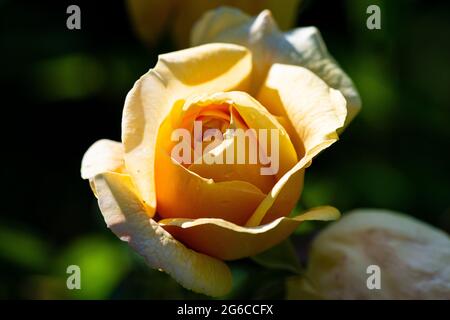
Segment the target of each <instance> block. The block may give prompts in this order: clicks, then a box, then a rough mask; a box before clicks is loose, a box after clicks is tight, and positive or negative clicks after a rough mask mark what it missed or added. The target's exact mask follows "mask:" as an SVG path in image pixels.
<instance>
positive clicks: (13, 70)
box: [0, 0, 450, 299]
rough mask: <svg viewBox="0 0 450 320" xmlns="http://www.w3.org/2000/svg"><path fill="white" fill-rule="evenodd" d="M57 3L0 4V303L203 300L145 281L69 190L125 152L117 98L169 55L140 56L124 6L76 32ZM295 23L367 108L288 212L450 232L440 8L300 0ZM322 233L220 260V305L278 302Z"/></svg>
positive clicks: (96, 14) (408, 1)
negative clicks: (364, 212)
mask: <svg viewBox="0 0 450 320" xmlns="http://www.w3.org/2000/svg"><path fill="white" fill-rule="evenodd" d="M281 3H282V1H280V5H282V4H281ZM369 4H378V5H380V7H381V11H382V29H381V30H368V29H367V28H366V25H365V21H366V18H367V14H366V11H365V10H366V8H367V6H368V5H369ZM67 5H68V4H67V3H64V1H62V2H58V4H56V3H55V2H53V3H52V2H48V3H47V2H39V3H33V2H31V1H30V2H28V3H26V2H23V1H7V0H3V1H1V2H0V17H1V19H0V21H1V22H0V23H1V25H2V28H0V41H1V45H2V59H1V60H0V67H1V70H2V72H1V73H0V79H1V82H2V87H3V90H4V91H3V92H4V99H3V102H2V108H3V111H4V112H6V113H3V116H4V119H6V121H5V125H4V129H6V130H7V134H6V135H5V137H6V139H5V141H4V150H5V152H6V153H5V154H6V155H7V156H5V157H4V159H3V161H4V164H3V165H2V166H1V167H0V168H1V169H0V170H1V175H2V178H3V179H2V180H3V183H2V186H1V188H2V189H1V191H2V192H1V193H2V194H3V195H4V196H5V197H7V201H5V202H4V203H3V207H2V218H1V221H0V298H31V299H43V298H62V299H73V298H82V299H92V298H98V299H103V298H114V299H142V298H143V299H158V298H163V299H164V298H179V299H194V298H205V297H204V296H201V295H198V294H195V293H192V292H190V291H187V290H185V289H183V288H181V287H180V286H179V285H178V284H177V283H176V282H175V281H174V280H172V279H171V278H170V277H169V276H168V275H166V274H165V273H163V272H160V271H157V270H151V269H149V268H147V267H146V266H145V264H144V262H143V261H142V259H141V258H140V257H138V256H137V255H136V254H135V253H133V252H132V251H131V250H130V249H129V248H128V246H127V245H126V244H124V243H122V242H120V241H119V240H118V239H117V238H116V237H114V236H113V235H112V234H111V232H110V231H109V230H108V229H107V228H106V226H105V224H104V222H103V221H102V218H101V215H100V214H99V212H98V208H97V204H96V199H95V198H94V196H93V195H92V194H91V192H90V190H89V186H88V184H87V183H86V182H84V181H82V180H81V178H80V177H79V167H80V161H81V157H82V155H83V153H84V151H85V150H86V149H87V148H88V146H89V145H90V144H91V143H93V142H94V141H95V140H97V139H100V138H110V139H115V140H120V117H121V110H122V106H123V101H124V99H125V96H126V94H127V92H128V90H129V89H130V88H131V87H132V85H133V82H134V81H135V80H136V79H138V77H139V76H140V75H141V74H143V73H144V72H146V70H147V69H148V68H150V67H151V66H152V65H154V63H155V61H156V59H157V53H161V52H167V51H172V50H174V49H176V48H174V46H173V43H172V41H171V40H170V38H169V37H167V36H166V37H162V40H161V41H160V43H159V45H158V46H157V47H155V48H152V49H150V50H149V49H148V48H145V47H144V45H142V44H141V43H139V41H138V40H137V38H136V37H135V35H133V33H132V30H131V27H130V23H129V21H128V18H127V15H126V10H125V7H124V4H123V3H122V2H120V1H116V2H113V3H110V4H108V10H105V9H104V8H103V7H102V5H100V4H95V3H94V2H91V3H89V2H87V1H86V2H82V3H81V5H80V7H81V10H82V29H81V30H80V31H68V30H67V29H66V27H65V19H66V14H65V9H66V7H67ZM297 21H298V25H299V26H306V25H316V26H317V27H318V28H319V29H320V30H321V32H322V35H323V37H324V39H325V42H326V44H327V46H328V48H329V50H330V52H331V53H332V54H333V55H334V56H335V58H336V59H337V61H339V63H340V64H341V65H342V66H343V68H344V69H345V70H346V71H347V72H348V73H349V75H350V76H351V77H352V79H353V80H354V82H355V84H356V85H357V87H358V89H359V91H360V93H361V97H362V101H363V108H362V111H361V113H360V114H359V115H358V116H357V118H356V119H355V120H354V122H353V123H352V124H351V125H350V126H349V128H348V129H347V130H346V132H345V133H344V134H343V136H342V137H341V140H340V141H339V142H337V143H336V144H335V145H333V146H332V147H331V148H329V149H328V150H327V151H326V152H324V153H323V154H321V155H320V156H319V157H318V158H317V159H315V160H314V163H313V165H312V166H311V167H310V169H309V170H308V171H307V174H306V181H305V188H304V192H303V195H302V199H301V201H300V203H299V207H298V210H302V209H303V208H309V207H313V206H318V205H324V204H329V205H334V206H336V207H337V208H339V209H340V210H341V211H342V212H345V211H347V210H350V209H353V208H357V207H382V208H390V209H393V210H397V211H402V212H405V213H408V214H410V215H413V216H415V217H417V218H419V219H421V220H424V221H426V222H428V223H431V224H433V225H435V226H437V227H439V228H441V229H444V230H446V231H447V232H448V231H449V230H450V217H449V216H450V201H449V199H450V183H449V181H450V179H449V163H450V155H449V152H448V150H449V142H450V122H449V120H450V110H449V107H450V90H449V88H450V85H449V84H450V60H449V57H450V42H449V41H448V35H449V33H450V10H449V3H448V2H447V1H434V2H427V1H418V0H399V1H387V0H384V1H380V0H378V1H366V0H348V1H332V2H330V1H324V0H320V1H319V0H316V1H313V0H305V1H303V3H302V5H301V7H300V8H299V11H298V19H297ZM10 113H11V114H10ZM10 119H13V120H14V121H10ZM323 226H324V224H323V223H313V222H308V223H304V224H302V225H301V227H300V228H299V230H298V231H297V232H296V233H295V234H294V235H293V236H292V244H293V245H289V244H282V245H281V246H280V247H276V248H274V249H272V250H271V251H268V252H266V253H264V254H262V255H260V256H257V257H255V258H254V259H253V260H252V259H245V260H242V261H236V262H232V263H230V267H231V269H232V273H233V279H234V285H233V290H232V292H231V293H230V295H229V296H227V298H253V299H257V298H281V297H283V296H284V291H285V288H284V279H285V278H286V277H287V276H289V275H292V274H294V273H296V272H298V270H300V267H301V266H300V262H301V263H302V264H304V263H305V259H306V256H307V250H308V243H309V242H310V240H311V238H312V237H313V236H314V234H315V233H316V232H318V230H320V229H321V228H322V227H323ZM294 251H295V253H296V254H294ZM297 258H298V259H299V260H300V262H299V261H297ZM70 264H76V265H79V266H80V267H81V272H82V288H83V289H82V290H80V291H69V290H67V289H66V288H65V281H66V277H67V274H66V273H65V272H66V268H67V266H68V265H70Z"/></svg>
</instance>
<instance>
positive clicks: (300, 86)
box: [246, 64, 346, 226]
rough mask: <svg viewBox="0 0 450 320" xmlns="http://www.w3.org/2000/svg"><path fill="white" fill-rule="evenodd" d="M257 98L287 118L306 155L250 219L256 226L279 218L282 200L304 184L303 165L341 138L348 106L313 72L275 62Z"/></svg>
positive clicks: (252, 224) (274, 111) (286, 198)
mask: <svg viewBox="0 0 450 320" xmlns="http://www.w3.org/2000/svg"><path fill="white" fill-rule="evenodd" d="M258 100H259V101H260V102H261V103H262V104H263V105H265V106H266V107H267V108H268V109H269V111H270V112H271V113H273V114H276V115H282V116H284V117H286V118H287V119H288V120H289V121H290V123H291V124H292V126H293V128H294V129H295V132H296V133H297V135H298V139H293V141H297V140H298V141H302V145H301V146H296V147H297V149H298V150H304V152H305V154H304V156H303V158H301V160H300V161H299V162H298V163H297V164H296V165H295V166H294V167H293V168H292V169H291V170H289V171H288V172H287V173H286V174H285V175H284V176H283V177H282V178H281V179H280V180H279V181H278V182H277V183H276V185H275V186H274V188H273V189H272V191H271V192H270V194H269V195H268V196H267V197H266V198H265V199H264V201H263V202H262V203H261V204H260V205H259V207H258V209H257V210H256V211H255V213H254V214H253V216H252V217H251V218H250V219H249V221H248V222H247V224H246V225H247V226H257V225H259V224H260V223H266V222H268V221H271V220H273V219H276V218H278V217H279V216H280V215H279V214H280V213H279V211H278V210H277V207H278V206H279V205H280V203H286V202H289V201H292V199H293V198H295V196H296V195H297V193H298V191H297V190H298V189H297V188H299V186H301V185H302V180H303V175H304V168H305V167H307V166H308V165H309V164H310V163H311V160H312V159H313V158H314V157H315V156H316V155H317V154H318V153H319V152H320V151H322V150H324V149H325V148H327V147H329V146H330V145H331V144H333V143H334V142H335V141H337V139H338V135H337V134H336V130H337V129H339V128H340V127H342V126H343V124H344V120H345V116H346V108H345V99H344V97H343V96H342V94H341V93H340V92H339V91H337V90H335V89H331V88H329V87H328V86H327V85H326V83H325V82H323V81H322V80H321V79H320V78H319V77H317V76H316V75H315V74H314V73H312V72H311V71H309V70H307V69H305V68H302V67H297V66H289V65H281V64H274V65H273V66H272V68H271V69H270V72H269V74H268V76H267V79H266V82H265V83H264V85H263V86H262V87H261V90H260V92H259V94H258Z"/></svg>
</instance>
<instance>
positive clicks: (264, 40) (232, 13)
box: [191, 7, 361, 125]
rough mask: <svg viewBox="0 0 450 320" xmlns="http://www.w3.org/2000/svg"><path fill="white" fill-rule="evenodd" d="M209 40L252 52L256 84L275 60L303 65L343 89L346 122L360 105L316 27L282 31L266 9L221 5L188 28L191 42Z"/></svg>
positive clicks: (263, 77)
mask: <svg viewBox="0 0 450 320" xmlns="http://www.w3.org/2000/svg"><path fill="white" fill-rule="evenodd" d="M210 42H226V43H234V44H238V45H242V46H245V47H247V48H248V49H250V50H251V52H252V55H253V73H254V74H255V75H256V76H255V77H256V78H257V79H259V80H256V81H255V82H254V85H255V86H256V87H258V86H259V85H260V84H261V82H262V81H264V79H265V75H266V74H267V72H268V70H269V69H270V67H271V66H272V65H273V64H274V63H283V64H293V65H298V66H303V67H305V68H307V69H309V70H311V71H312V72H314V73H315V74H316V75H318V76H319V77H320V78H321V79H322V80H324V81H325V82H326V83H327V84H328V85H329V86H330V87H331V88H334V89H338V90H339V91H341V92H342V94H343V95H344V97H345V98H346V100H347V110H348V114H347V119H346V123H345V125H347V124H348V123H349V122H350V121H351V120H353V118H354V117H355V116H356V114H357V113H358V111H359V109H360V108H361V99H360V97H359V94H358V91H357V90H356V88H355V86H354V84H353V82H352V80H351V79H350V77H349V76H348V75H347V74H346V73H345V72H344V71H343V70H342V69H341V68H340V67H339V65H338V64H337V62H336V61H335V60H334V58H333V57H332V56H331V55H330V54H329V52H328V50H327V47H326V46H325V43H324V41H323V39H322V36H321V35H320V32H319V30H317V28H316V27H301V28H296V29H294V30H291V31H289V32H281V31H280V28H278V26H277V24H276V22H275V21H274V19H273V17H272V14H271V12H270V11H269V10H264V11H263V12H261V13H260V14H259V15H258V16H256V17H251V16H248V15H247V14H245V13H243V12H242V11H240V10H239V9H235V8H229V7H222V8H218V9H215V10H211V11H209V12H207V13H205V14H204V15H203V16H202V18H201V19H200V20H199V21H198V22H197V23H196V24H195V25H194V28H193V30H192V32H191V46H198V45H201V44H204V43H210Z"/></svg>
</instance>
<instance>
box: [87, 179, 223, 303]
mask: <svg viewBox="0 0 450 320" xmlns="http://www.w3.org/2000/svg"><path fill="white" fill-rule="evenodd" d="M94 183H95V186H96V189H97V193H98V196H99V197H98V203H99V206H100V209H101V211H102V214H103V217H104V219H105V222H106V224H107V225H108V227H109V228H110V229H111V230H112V231H113V232H114V233H115V234H116V235H117V236H118V237H119V238H120V239H121V240H123V241H126V242H128V244H129V245H130V246H131V247H132V248H134V249H135V250H136V251H137V252H138V253H139V254H140V255H142V256H143V257H144V258H145V261H146V262H147V264H148V265H149V266H150V267H152V268H155V269H162V270H163V271H165V272H167V273H168V274H170V275H171V276H172V277H173V278H174V279H175V280H177V281H178V282H179V283H180V284H181V285H182V286H184V287H185V288H188V289H190V290H193V291H196V292H199V293H203V294H207V295H210V296H222V295H224V294H226V293H227V292H228V291H229V290H230V289H231V281H232V280H231V273H230V270H229V269H228V267H227V266H226V264H224V263H223V262H222V261H220V260H217V259H214V258H212V257H209V256H207V255H204V254H201V253H197V252H195V251H193V250H190V249H188V248H186V247H185V246H184V245H183V244H181V243H180V242H178V241H177V240H175V239H174V238H173V237H172V236H171V235H170V234H169V233H168V232H167V231H165V230H164V229H163V228H161V227H160V226H159V225H158V224H157V223H156V222H155V221H154V220H152V219H149V218H148V216H147V215H146V212H145V210H144V207H143V204H142V201H141V200H140V199H139V197H138V196H137V191H136V190H135V189H134V186H133V183H132V181H131V178H130V176H128V175H124V174H117V173H111V172H108V173H103V174H100V175H97V176H96V177H95V180H94Z"/></svg>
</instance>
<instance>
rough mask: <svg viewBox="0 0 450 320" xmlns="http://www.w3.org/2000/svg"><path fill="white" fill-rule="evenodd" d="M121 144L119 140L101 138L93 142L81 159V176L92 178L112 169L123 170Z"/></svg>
mask: <svg viewBox="0 0 450 320" xmlns="http://www.w3.org/2000/svg"><path fill="white" fill-rule="evenodd" d="M123 170H124V162H123V146H122V144H121V143H120V142H116V141H112V140H107V139H102V140H98V141H97V142H95V143H94V144H93V145H92V146H90V147H89V149H88V150H87V151H86V153H85V154H84V156H83V160H81V177H82V178H83V179H92V178H94V177H95V176H96V175H97V174H99V173H103V172H107V171H113V172H119V173H121V172H123Z"/></svg>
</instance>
